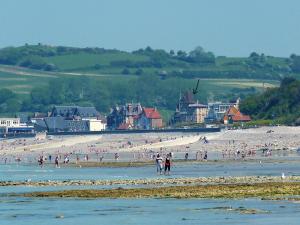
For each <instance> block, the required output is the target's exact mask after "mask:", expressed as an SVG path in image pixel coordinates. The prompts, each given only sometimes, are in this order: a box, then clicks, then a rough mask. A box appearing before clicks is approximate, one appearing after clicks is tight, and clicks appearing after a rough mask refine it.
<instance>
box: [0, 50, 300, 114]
mask: <svg viewBox="0 0 300 225" xmlns="http://www.w3.org/2000/svg"><path fill="white" fill-rule="evenodd" d="M298 59H299V57H298V56H295V55H293V56H291V57H290V58H278V57H271V56H264V55H263V54H261V55H259V54H257V53H252V54H251V55H250V56H249V57H247V58H232V57H216V56H215V55H214V54H213V53H211V52H206V51H204V50H203V49H202V48H196V49H195V50H194V51H191V52H190V53H186V52H183V51H178V52H176V53H175V52H173V51H170V52H166V51H164V50H153V49H151V48H150V47H148V48H146V49H140V50H138V51H134V52H124V51H119V50H107V49H101V48H72V47H61V46H60V47H52V46H46V45H25V46H21V47H16V48H14V47H10V48H4V49H0V81H1V82H0V90H1V91H3V89H4V92H1V93H2V96H1V99H0V113H11V114H13V113H16V112H18V111H24V112H35V111H43V112H45V111H47V110H49V109H50V107H51V106H52V105H54V104H78V105H94V106H96V107H97V109H98V110H99V111H101V112H103V113H107V112H109V109H110V107H112V106H113V105H115V104H124V103H126V102H132V101H135V102H136V101H138V102H141V103H142V104H144V105H147V106H153V107H158V108H159V109H160V110H162V111H163V114H164V115H165V117H168V115H170V112H172V111H173V110H174V109H175V107H176V103H177V100H178V97H179V95H180V92H184V91H186V90H188V89H192V88H193V87H194V86H195V84H196V82H197V79H200V86H199V93H198V94H197V96H195V97H196V98H197V99H199V100H200V101H201V102H203V103H206V102H207V101H212V100H215V101H217V100H218V101H229V100H232V99H235V98H237V97H241V98H242V99H244V98H246V97H247V96H248V95H253V94H256V93H261V92H263V91H264V90H265V89H266V88H268V87H277V86H279V82H280V80H281V79H282V78H283V77H285V76H293V77H299V72H300V70H299V68H298V64H297V63H298ZM6 95H7V96H6Z"/></svg>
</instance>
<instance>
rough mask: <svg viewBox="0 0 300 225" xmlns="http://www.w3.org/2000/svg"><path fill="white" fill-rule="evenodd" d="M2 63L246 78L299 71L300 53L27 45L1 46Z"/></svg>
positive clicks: (56, 68) (65, 69) (44, 68)
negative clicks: (217, 53) (218, 53)
mask: <svg viewBox="0 0 300 225" xmlns="http://www.w3.org/2000/svg"><path fill="white" fill-rule="evenodd" d="M0 64H3V65H13V66H20V67H25V68H30V69H35V70H42V71H61V72H62V71H63V72H89V73H96V74H97V73H98V74H103V73H104V74H124V75H129V74H132V75H141V74H143V73H147V74H155V75H159V76H161V77H162V78H166V77H174V76H176V77H184V78H195V77H198V78H244V79H271V80H279V79H281V77H282V76H286V75H289V76H299V74H300V56H297V55H295V54H291V56H290V57H289V58H279V57H273V56H266V55H264V54H258V53H256V52H252V53H251V54H249V57H240V58H236V57H225V56H218V57H217V56H215V55H214V54H213V53H212V52H209V51H205V50H204V49H203V48H202V47H196V48H195V49H194V50H193V51H191V52H185V51H182V50H179V51H176V52H175V51H174V50H170V51H169V52H167V51H165V50H161V49H152V48H151V47H147V48H144V49H139V50H136V51H133V52H125V51H120V50H116V49H104V48H75V47H65V46H49V45H43V44H38V45H28V44H25V45H24V46H21V47H7V48H2V49H0Z"/></svg>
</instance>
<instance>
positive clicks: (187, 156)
mask: <svg viewBox="0 0 300 225" xmlns="http://www.w3.org/2000/svg"><path fill="white" fill-rule="evenodd" d="M184 159H185V160H188V159H189V153H188V152H187V153H185V155H184Z"/></svg>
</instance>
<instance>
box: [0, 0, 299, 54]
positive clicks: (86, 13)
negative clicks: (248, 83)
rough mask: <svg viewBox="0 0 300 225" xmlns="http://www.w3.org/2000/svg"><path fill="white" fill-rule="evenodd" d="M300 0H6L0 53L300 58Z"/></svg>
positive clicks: (0, 9)
mask: <svg viewBox="0 0 300 225" xmlns="http://www.w3.org/2000/svg"><path fill="white" fill-rule="evenodd" d="M299 25H300V1H299V0H0V48H3V47H7V46H20V45H24V44H25V43H28V44H37V43H42V44H49V45H64V46H74V47H103V48H109V49H114V48H115V49H120V50H126V51H132V50H137V49H139V48H144V47H146V46H151V47H152V48H155V49H165V50H168V51H169V50H171V49H174V50H185V51H190V50H192V49H194V48H195V47H196V46H202V47H203V48H204V49H205V50H207V51H212V52H214V53H215V55H218V56H248V55H249V54H250V53H251V52H253V51H255V52H258V53H264V54H266V55H273V56H284V57H287V56H290V54H292V53H295V54H300V44H299V41H300V29H299V28H300V26H299Z"/></svg>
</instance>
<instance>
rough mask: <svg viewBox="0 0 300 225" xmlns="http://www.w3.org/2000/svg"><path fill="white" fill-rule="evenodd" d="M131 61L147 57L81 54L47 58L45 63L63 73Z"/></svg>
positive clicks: (116, 54) (145, 59) (124, 54)
mask: <svg viewBox="0 0 300 225" xmlns="http://www.w3.org/2000/svg"><path fill="white" fill-rule="evenodd" d="M120 60H130V61H133V62H137V61H147V60H149V58H148V57H147V56H137V55H132V54H128V53H125V52H124V53H106V54H88V53H79V54H74V55H62V56H53V57H46V58H45V61H47V62H51V63H54V64H55V65H57V67H58V68H60V69H61V70H63V71H70V70H82V69H89V68H93V67H94V66H95V65H96V64H98V65H100V66H109V65H110V63H111V62H112V61H120Z"/></svg>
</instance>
